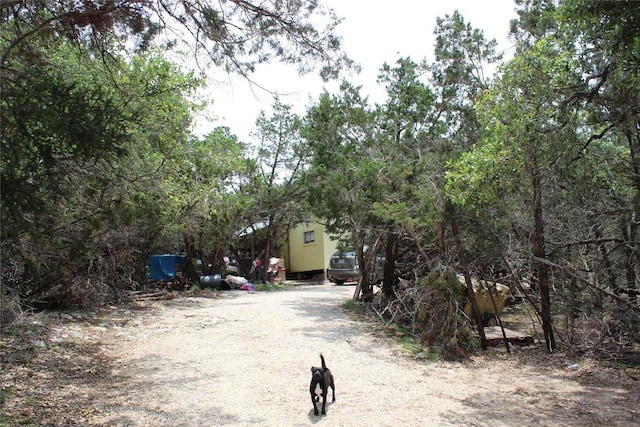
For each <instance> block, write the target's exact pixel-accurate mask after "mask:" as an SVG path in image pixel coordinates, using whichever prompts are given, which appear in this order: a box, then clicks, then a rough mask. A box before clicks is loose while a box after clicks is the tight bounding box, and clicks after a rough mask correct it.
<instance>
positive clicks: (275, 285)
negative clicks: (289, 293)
mask: <svg viewBox="0 0 640 427" xmlns="http://www.w3.org/2000/svg"><path fill="white" fill-rule="evenodd" d="M292 286H293V285H291V284H288V283H287V282H282V283H280V282H267V283H258V284H257V285H256V290H257V291H261V292H273V291H281V290H284V289H289V288H291V287H292Z"/></svg>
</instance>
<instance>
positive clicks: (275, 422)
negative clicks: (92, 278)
mask: <svg viewBox="0 0 640 427" xmlns="http://www.w3.org/2000/svg"><path fill="white" fill-rule="evenodd" d="M352 292H353V288H352V287H337V286H334V285H318V286H300V287H296V288H294V289H291V290H286V291H279V292H266V293H262V292H259V293H254V294H249V293H244V292H240V291H238V292H229V293H228V295H229V296H228V297H225V298H221V299H205V298H179V299H176V300H173V301H166V302H159V303H156V306H155V307H154V308H153V310H150V311H145V312H144V313H143V314H141V315H138V316H137V317H136V318H135V319H133V320H131V321H129V322H128V323H127V324H126V325H124V326H123V327H121V328H118V329H117V331H110V333H111V334H114V333H115V335H114V338H115V340H112V341H111V344H110V345H109V346H107V347H108V352H110V353H111V355H112V357H119V361H118V366H120V368H119V369H116V370H115V371H114V372H113V373H112V374H113V376H114V378H117V379H118V381H117V382H114V385H113V387H112V388H110V389H109V390H105V395H104V396H103V399H102V401H101V402H98V403H96V404H95V405H94V408H93V409H94V411H93V414H92V416H91V417H90V419H91V423H92V424H99V425H110V426H168V425H172V426H223V425H230V426H307V425H313V424H319V425H324V426H348V427H354V426H373V425H375V426H519V425H533V424H535V425H542V426H545V425H548V426H559V425H575V426H588V425H593V426H595V425H603V424H607V425H632V421H633V420H634V417H635V419H638V416H639V415H640V412H638V406H637V403H638V397H637V395H636V394H635V393H637V390H635V391H633V390H631V389H627V388H626V387H624V386H618V387H614V386H608V385H607V384H605V383H603V382H601V381H598V384H590V382H589V381H587V380H588V378H589V377H592V376H593V374H594V372H593V371H591V370H590V369H589V367H587V366H581V368H580V370H578V371H577V372H567V371H565V370H563V369H562V368H563V366H566V365H565V363H567V362H568V361H566V360H563V359H562V358H554V357H552V356H549V359H548V361H547V363H545V364H544V366H533V365H528V364H527V363H526V362H525V363H523V360H525V359H526V356H525V355H524V354H523V352H524V351H525V350H520V355H518V353H516V354H515V355H512V356H508V355H506V354H504V351H502V352H501V351H499V350H496V351H494V352H493V353H492V355H491V356H489V355H484V356H480V357H479V358H478V359H476V360H474V361H472V362H468V363H465V364H458V363H448V362H436V363H432V362H416V361H414V360H411V359H408V358H406V357H404V356H402V355H400V354H398V353H399V347H398V346H394V345H390V344H389V342H388V340H387V339H385V338H384V337H377V336H375V335H373V334H372V333H371V328H370V325H367V324H363V323H360V322H358V321H355V320H350V314H349V312H347V311H345V310H344V309H343V308H342V303H343V302H344V301H346V300H347V299H349V298H350V296H351V294H352ZM526 351H530V352H533V351H535V352H536V354H538V353H539V350H533V349H531V350H526ZM320 352H322V353H323V354H324V355H325V358H326V360H327V365H328V366H329V368H331V370H332V371H333V373H334V376H335V381H336V398H337V401H336V402H335V403H332V404H329V406H328V408H327V415H326V417H316V416H315V415H313V411H312V406H311V401H310V397H309V392H308V386H309V381H310V375H311V372H310V367H311V366H312V365H318V364H319V363H320V360H319V353H320ZM636 385H637V383H636ZM634 399H635V400H634ZM634 402H635V404H634ZM621 409H622V410H623V411H624V412H623V413H621Z"/></svg>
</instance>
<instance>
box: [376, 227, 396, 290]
mask: <svg viewBox="0 0 640 427" xmlns="http://www.w3.org/2000/svg"><path fill="white" fill-rule="evenodd" d="M397 258H398V236H397V235H396V234H392V235H390V236H389V237H388V238H387V242H386V245H385V248H384V277H383V279H382V291H383V292H384V294H385V296H386V297H387V298H393V297H394V296H395V294H394V289H393V278H394V272H395V264H396V259H397ZM376 267H377V265H376Z"/></svg>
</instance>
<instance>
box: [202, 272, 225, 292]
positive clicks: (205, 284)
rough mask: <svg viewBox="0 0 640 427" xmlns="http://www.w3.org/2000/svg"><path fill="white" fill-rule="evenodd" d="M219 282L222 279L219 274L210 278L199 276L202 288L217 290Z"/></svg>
mask: <svg viewBox="0 0 640 427" xmlns="http://www.w3.org/2000/svg"><path fill="white" fill-rule="evenodd" d="M221 282H222V278H221V277H220V275H219V274H214V275H212V276H200V286H201V287H202V288H214V289H217V288H219V287H220V284H221Z"/></svg>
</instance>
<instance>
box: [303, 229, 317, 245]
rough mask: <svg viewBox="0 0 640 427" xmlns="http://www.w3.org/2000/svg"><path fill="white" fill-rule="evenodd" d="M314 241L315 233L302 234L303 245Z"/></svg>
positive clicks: (312, 231) (306, 232)
mask: <svg viewBox="0 0 640 427" xmlns="http://www.w3.org/2000/svg"><path fill="white" fill-rule="evenodd" d="M315 241H316V232H315V231H314V230H311V231H305V232H304V244H305V245H306V244H309V243H313V242H315Z"/></svg>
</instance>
